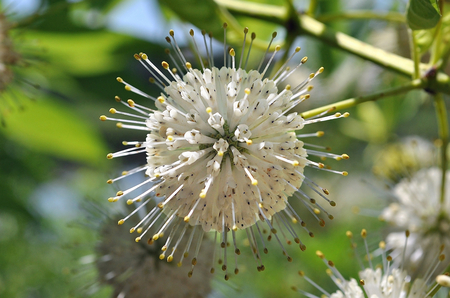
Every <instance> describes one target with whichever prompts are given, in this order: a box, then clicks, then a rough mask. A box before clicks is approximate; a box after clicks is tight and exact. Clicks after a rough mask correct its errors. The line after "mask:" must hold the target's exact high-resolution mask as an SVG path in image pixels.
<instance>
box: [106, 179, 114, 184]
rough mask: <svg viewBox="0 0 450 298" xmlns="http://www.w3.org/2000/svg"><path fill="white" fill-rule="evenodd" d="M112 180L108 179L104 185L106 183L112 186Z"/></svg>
mask: <svg viewBox="0 0 450 298" xmlns="http://www.w3.org/2000/svg"><path fill="white" fill-rule="evenodd" d="M113 182H114V181H113V180H112V179H108V181H106V183H108V184H113Z"/></svg>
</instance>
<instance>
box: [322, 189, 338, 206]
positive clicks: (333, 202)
mask: <svg viewBox="0 0 450 298" xmlns="http://www.w3.org/2000/svg"><path fill="white" fill-rule="evenodd" d="M325 190H326V189H325ZM324 193H325V194H326V195H328V194H330V192H329V191H328V190H327V192H325V191H324ZM330 205H331V206H332V207H335V206H336V202H335V201H330Z"/></svg>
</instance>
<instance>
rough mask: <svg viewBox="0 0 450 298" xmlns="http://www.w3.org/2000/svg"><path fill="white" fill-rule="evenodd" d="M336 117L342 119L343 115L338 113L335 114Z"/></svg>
mask: <svg viewBox="0 0 450 298" xmlns="http://www.w3.org/2000/svg"><path fill="white" fill-rule="evenodd" d="M334 116H335V117H341V116H342V114H341V113H336V114H334Z"/></svg>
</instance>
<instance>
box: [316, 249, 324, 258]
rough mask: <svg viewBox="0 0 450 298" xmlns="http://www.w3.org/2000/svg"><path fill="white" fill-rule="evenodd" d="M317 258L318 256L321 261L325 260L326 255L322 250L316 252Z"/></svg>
mask: <svg viewBox="0 0 450 298" xmlns="http://www.w3.org/2000/svg"><path fill="white" fill-rule="evenodd" d="M316 256H318V257H319V258H321V259H324V258H325V256H324V254H323V253H322V252H321V251H320V250H318V251H316Z"/></svg>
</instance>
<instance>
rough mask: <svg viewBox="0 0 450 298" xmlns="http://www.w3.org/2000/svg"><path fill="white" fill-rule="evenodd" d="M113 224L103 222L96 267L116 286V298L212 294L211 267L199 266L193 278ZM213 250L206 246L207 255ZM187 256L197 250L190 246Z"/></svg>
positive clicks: (105, 280)
mask: <svg viewBox="0 0 450 298" xmlns="http://www.w3.org/2000/svg"><path fill="white" fill-rule="evenodd" d="M112 222H113V220H108V221H105V222H104V223H103V227H102V229H101V239H100V241H99V242H98V244H97V247H96V251H97V255H98V256H97V259H96V266H97V268H98V271H99V274H100V282H101V283H102V284H109V285H111V286H112V287H113V289H114V295H113V297H123V298H140V297H148V296H149V294H150V293H151V296H152V297H198V298H200V297H206V296H207V295H208V294H209V293H210V292H211V286H210V281H211V277H212V276H211V274H210V273H209V264H207V263H200V264H199V265H197V266H196V274H195V275H194V276H193V277H192V278H189V277H187V276H186V274H185V271H184V270H179V268H177V266H176V265H175V264H174V263H167V262H164V263H160V262H159V255H160V254H159V249H158V248H156V247H155V246H149V245H147V244H143V243H139V244H136V243H134V242H133V241H132V238H133V237H132V235H130V234H129V233H128V230H126V229H124V228H122V227H119V226H117V225H113V226H111V224H113V223H112ZM130 228H131V226H130ZM165 238H167V237H165ZM187 241H188V239H184V240H183V241H182V243H180V246H182V247H183V248H185V247H187ZM213 247H214V246H213V245H212V243H211V242H210V241H203V243H202V250H203V253H204V254H205V255H209V256H212V253H213ZM180 253H181V252H180ZM183 253H184V254H185V255H187V254H189V253H191V254H192V253H194V251H193V249H192V247H191V248H189V247H187V250H186V251H184V252H183ZM191 266H192V265H191V264H188V263H185V264H183V265H182V267H183V268H185V269H188V268H190V267H191ZM162 278H164V279H166V280H170V284H168V283H163V282H161V279H162Z"/></svg>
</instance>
